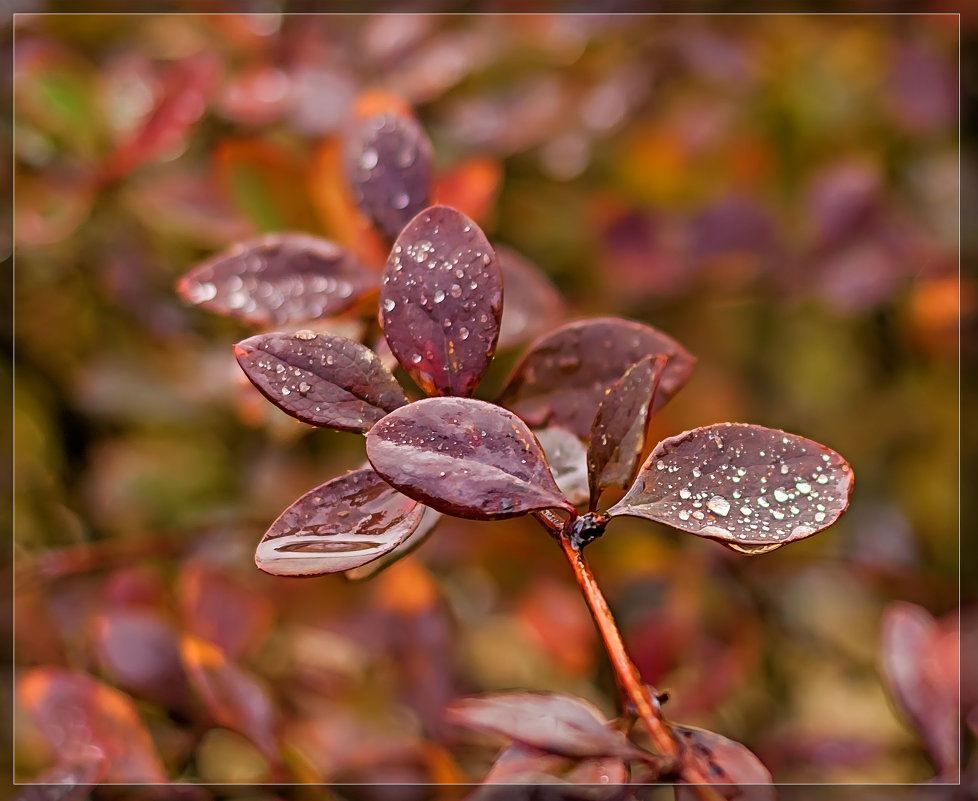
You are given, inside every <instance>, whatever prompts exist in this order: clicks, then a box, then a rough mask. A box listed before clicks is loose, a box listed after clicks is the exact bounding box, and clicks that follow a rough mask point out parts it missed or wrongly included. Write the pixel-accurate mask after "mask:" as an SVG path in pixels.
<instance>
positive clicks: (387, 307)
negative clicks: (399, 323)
mask: <svg viewBox="0 0 978 801" xmlns="http://www.w3.org/2000/svg"><path fill="white" fill-rule="evenodd" d="M396 305H397V304H396V303H395V302H394V301H393V300H392V299H391V298H385V299H384V311H394V307H395V306H396Z"/></svg>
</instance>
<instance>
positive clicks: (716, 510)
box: [608, 423, 852, 553]
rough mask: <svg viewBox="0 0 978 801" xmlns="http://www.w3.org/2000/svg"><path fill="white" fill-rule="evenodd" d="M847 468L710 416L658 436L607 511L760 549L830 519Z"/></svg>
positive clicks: (765, 431)
mask: <svg viewBox="0 0 978 801" xmlns="http://www.w3.org/2000/svg"><path fill="white" fill-rule="evenodd" d="M851 491H852V470H851V468H850V467H849V465H848V464H847V463H846V461H845V460H844V459H843V458H842V457H841V456H839V454H837V453H836V452H835V451H833V450H830V449H829V448H826V447H825V446H824V445H819V444H818V443H817V442H813V441H812V440H810V439H805V438H804V437H798V436H795V435H793V434H786V433H785V432H783V431H777V430H774V429H771V428H764V427H762V426H754V425H747V424H744V423H718V424H717V425H712V426H704V427H702V428H697V429H694V430H692V431H686V432H685V433H682V434H679V435H678V436H675V437H670V438H669V439H666V440H663V441H662V442H660V443H659V444H658V445H656V447H655V449H654V450H653V451H652V454H651V455H650V456H649V458H648V460H646V462H645V464H644V465H642V469H641V471H640V472H639V476H638V478H637V479H636V480H635V483H634V484H633V485H632V487H631V489H629V490H628V492H627V493H626V494H625V497H624V498H622V499H621V500H620V501H619V502H618V503H617V504H615V505H614V506H613V507H612V508H611V509H609V510H608V513H609V514H610V515H613V516H617V515H631V516H633V517H645V518H648V519H649V520H655V521H658V522H660V523H665V524H666V525H669V526H672V527H673V528H678V529H680V530H682V531H688V532H690V533H692V534H698V535H699V536H701V537H709V538H711V539H715V540H719V541H720V542H722V543H724V544H725V545H729V546H730V547H732V548H734V549H735V550H742V551H745V552H748V553H758V552H760V553H763V552H764V551H766V550H772V549H773V548H777V547H779V546H781V545H784V544H785V543H786V542H792V541H794V540H799V539H802V538H803V537H808V536H810V535H812V534H814V533H815V532H817V531H820V530H821V529H823V528H825V527H826V526H830V525H831V524H832V523H834V522H835V521H836V519H838V517H839V515H841V514H842V513H843V512H844V511H845V509H846V507H847V506H848V505H849V493H850V492H851Z"/></svg>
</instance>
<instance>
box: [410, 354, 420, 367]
mask: <svg viewBox="0 0 978 801" xmlns="http://www.w3.org/2000/svg"><path fill="white" fill-rule="evenodd" d="M411 363H412V364H420V363H421V354H420V353H415V354H414V355H413V356H412V357H411Z"/></svg>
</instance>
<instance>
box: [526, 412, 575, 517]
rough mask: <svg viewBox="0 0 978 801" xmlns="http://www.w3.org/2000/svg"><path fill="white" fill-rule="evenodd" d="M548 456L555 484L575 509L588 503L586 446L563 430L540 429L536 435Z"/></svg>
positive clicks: (551, 427) (554, 428) (553, 428)
mask: <svg viewBox="0 0 978 801" xmlns="http://www.w3.org/2000/svg"><path fill="white" fill-rule="evenodd" d="M533 433H534V434H535V435H536V438H537V441H538V442H539V443H540V445H541V447H542V448H543V452H544V453H545V454H546V455H547V463H548V464H549V465H550V471H551V472H552V473H553V474H554V480H555V481H556V482H557V486H558V487H560V491H561V492H562V493H564V495H565V497H566V498H567V500H569V501H570V502H571V503H573V504H574V505H577V504H579V503H584V502H585V501H586V500H587V499H588V483H587V449H586V448H585V447H584V444H583V443H582V442H581V441H580V440H579V439H578V438H577V437H576V436H574V434H572V433H571V432H570V431H568V430H567V429H566V428H561V427H560V426H550V427H549V428H540V429H537V430H536V431H534V432H533Z"/></svg>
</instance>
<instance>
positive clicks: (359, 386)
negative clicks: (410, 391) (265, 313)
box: [234, 331, 407, 432]
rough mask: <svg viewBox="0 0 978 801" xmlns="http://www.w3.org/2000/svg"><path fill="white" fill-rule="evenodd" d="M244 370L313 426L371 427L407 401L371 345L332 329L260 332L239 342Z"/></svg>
mask: <svg viewBox="0 0 978 801" xmlns="http://www.w3.org/2000/svg"><path fill="white" fill-rule="evenodd" d="M234 354H235V356H236V357H237V359H238V364H240V365H241V369H242V370H244V372H245V375H246V376H248V378H249V379H250V380H251V382H252V383H253V384H254V385H255V386H256V387H258V389H259V391H260V392H261V393H262V394H263V395H264V396H265V397H266V398H268V399H269V400H270V401H271V402H272V403H274V404H275V405H276V406H278V407H279V408H280V409H281V410H282V411H284V412H286V413H287V414H290V415H292V416H293V417H295V418H298V419H299V420H301V421H302V422H304V423H310V424H311V425H314V426H327V427H329V428H335V429H339V430H340V431H360V432H363V431H367V430H369V429H370V426H372V425H373V424H374V423H376V422H377V421H378V420H380V418H382V417H383V416H384V415H385V414H387V412H391V411H393V410H394V409H397V408H398V407H400V406H403V405H404V404H405V403H407V398H406V397H405V396H404V390H402V389H401V385H400V384H398V383H397V380H396V379H395V378H394V376H393V375H391V373H390V371H389V370H388V369H387V368H386V367H384V365H383V364H382V363H381V361H380V359H379V358H378V357H377V356H376V355H375V354H374V352H373V351H372V350H370V349H369V348H367V347H364V346H363V345H361V344H360V343H358V342H354V341H353V340H351V339H346V338H345V337H341V336H336V335H333V334H316V333H313V332H312V331H297V332H296V333H294V334H282V333H274V334H259V335H258V336H254V337H250V338H249V339H246V340H244V341H242V342H239V343H238V344H237V345H235V346H234Z"/></svg>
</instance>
